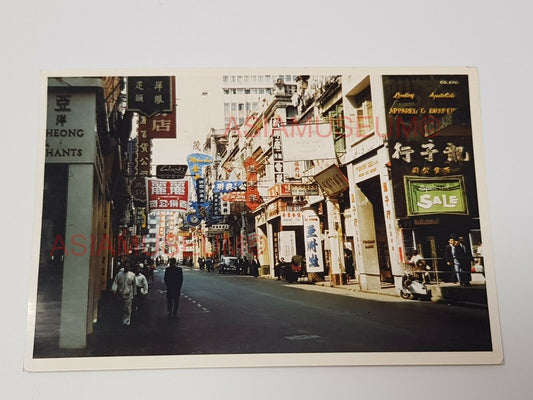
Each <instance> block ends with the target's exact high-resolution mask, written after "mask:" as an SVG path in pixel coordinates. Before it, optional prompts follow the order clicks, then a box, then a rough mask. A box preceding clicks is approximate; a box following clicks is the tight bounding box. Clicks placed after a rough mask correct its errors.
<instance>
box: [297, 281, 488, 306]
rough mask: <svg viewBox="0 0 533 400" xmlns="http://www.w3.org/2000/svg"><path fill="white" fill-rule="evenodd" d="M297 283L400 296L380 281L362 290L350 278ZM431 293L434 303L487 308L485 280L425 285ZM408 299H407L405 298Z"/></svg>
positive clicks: (392, 286)
mask: <svg viewBox="0 0 533 400" xmlns="http://www.w3.org/2000/svg"><path fill="white" fill-rule="evenodd" d="M298 283H300V284H310V285H315V286H320V287H324V288H335V289H342V290H348V291H351V292H358V293H369V294H370V293H371V294H376V295H383V296H393V297H397V298H399V297H400V294H399V292H398V290H397V289H396V288H395V286H394V284H392V283H385V282H382V284H381V288H379V289H373V290H362V289H361V287H360V286H359V283H358V281H357V280H356V279H350V280H349V281H348V284H346V285H337V286H335V285H332V284H331V282H330V281H329V280H326V281H324V282H314V283H313V282H309V281H307V280H306V278H300V279H299V281H298ZM426 287H427V289H428V291H430V293H431V301H432V302H434V303H448V304H459V305H464V306H472V307H481V308H487V291H486V285H485V282H472V284H471V286H469V287H462V286H460V285H459V284H457V283H448V282H440V283H431V284H428V285H426ZM405 301H409V300H405Z"/></svg>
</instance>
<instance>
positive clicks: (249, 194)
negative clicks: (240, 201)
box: [244, 157, 262, 211]
mask: <svg viewBox="0 0 533 400" xmlns="http://www.w3.org/2000/svg"><path fill="white" fill-rule="evenodd" d="M244 168H245V169H246V182H247V185H246V192H245V193H246V194H245V196H246V207H248V209H249V210H250V211H254V210H255V209H256V208H257V207H259V206H260V205H261V202H262V200H261V195H260V194H259V190H258V189H257V168H258V164H257V161H256V160H255V158H253V157H248V158H247V159H246V160H244Z"/></svg>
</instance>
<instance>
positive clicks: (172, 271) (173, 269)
mask: <svg viewBox="0 0 533 400" xmlns="http://www.w3.org/2000/svg"><path fill="white" fill-rule="evenodd" d="M169 264H170V266H169V267H167V268H166V269H165V278H164V281H165V285H167V312H168V317H169V318H177V315H178V306H179V304H180V294H181V286H182V285H183V270H182V269H181V267H178V266H177V265H176V259H175V258H174V257H172V258H171V259H170V260H169Z"/></svg>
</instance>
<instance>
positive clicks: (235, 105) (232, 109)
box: [231, 103, 237, 111]
mask: <svg viewBox="0 0 533 400" xmlns="http://www.w3.org/2000/svg"><path fill="white" fill-rule="evenodd" d="M231 111H237V103H231Z"/></svg>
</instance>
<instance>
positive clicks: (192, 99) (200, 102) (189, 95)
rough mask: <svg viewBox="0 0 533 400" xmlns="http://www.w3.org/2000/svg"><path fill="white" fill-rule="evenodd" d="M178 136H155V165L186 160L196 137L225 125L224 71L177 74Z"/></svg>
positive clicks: (205, 134)
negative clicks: (202, 73) (163, 137)
mask: <svg viewBox="0 0 533 400" xmlns="http://www.w3.org/2000/svg"><path fill="white" fill-rule="evenodd" d="M176 103H177V107H176V108H177V112H178V114H177V129H178V132H177V138H176V139H153V140H152V165H153V166H155V165H159V164H185V160H186V157H187V155H188V154H191V153H193V152H197V151H193V149H192V146H193V142H194V141H195V140H200V142H201V144H202V146H203V144H204V143H205V139H206V136H207V133H208V132H209V129H210V128H215V129H221V128H223V127H224V98H223V93H222V74H213V73H211V74H209V75H207V74H206V75H204V76H177V77H176Z"/></svg>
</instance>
